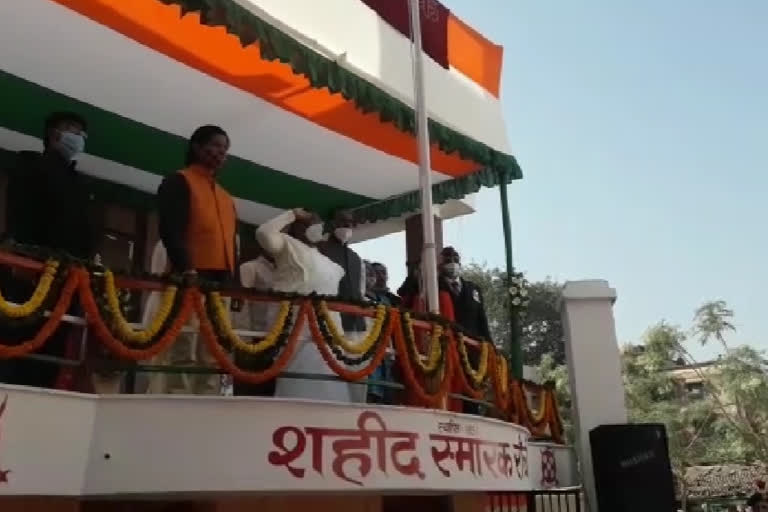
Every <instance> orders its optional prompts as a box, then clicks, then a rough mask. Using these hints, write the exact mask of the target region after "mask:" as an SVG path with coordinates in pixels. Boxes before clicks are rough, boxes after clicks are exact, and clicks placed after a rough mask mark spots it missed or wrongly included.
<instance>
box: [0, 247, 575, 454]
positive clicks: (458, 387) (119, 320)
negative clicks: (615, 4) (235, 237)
mask: <svg viewBox="0 0 768 512" xmlns="http://www.w3.org/2000/svg"><path fill="white" fill-rule="evenodd" d="M20 252H26V253H27V254H26V255H21V254H20ZM30 253H32V250H28V249H25V248H18V247H15V248H13V250H8V249H6V250H0V265H5V266H10V267H12V268H14V269H16V271H20V272H22V273H24V272H26V273H29V274H31V273H36V274H38V275H40V276H41V278H40V279H39V280H38V285H37V288H36V290H35V292H34V294H33V295H32V296H31V297H30V298H29V300H27V301H26V302H25V303H23V304H13V303H10V302H8V301H6V300H5V299H2V301H0V322H2V323H5V324H6V329H7V325H9V324H12V322H13V321H17V320H19V319H23V320H25V321H29V322H30V323H31V324H33V325H36V326H38V329H37V332H36V333H35V335H34V336H33V337H32V338H31V339H29V340H25V341H23V342H21V343H11V342H7V341H5V340H1V339H0V358H2V359H9V358H17V357H28V358H34V359H38V360H45V361H49V362H51V363H55V364H60V365H63V366H69V367H80V366H83V365H85V364H86V362H87V364H88V365H89V366H90V367H92V368H95V369H107V370H112V371H119V372H125V374H126V375H127V376H128V379H127V391H128V392H132V391H134V390H135V387H134V386H135V381H134V377H135V375H136V374H141V373H155V372H165V373H185V374H190V373H208V374H221V375H231V376H232V378H233V379H235V380H236V381H241V382H248V383H252V384H260V383H264V382H268V381H271V380H273V379H275V378H278V377H283V378H285V377H290V378H297V379H318V380H343V381H347V382H351V383H358V384H360V385H375V386H380V387H387V388H391V389H397V390H404V391H405V392H407V394H408V395H409V396H410V397H411V401H410V402H407V403H406V404H405V405H418V406H422V407H423V406H427V407H432V408H445V407H446V404H447V403H448V401H449V400H450V399H457V400H462V401H466V402H472V403H475V404H477V405H479V406H480V412H481V413H482V414H485V415H487V416H492V417H495V418H499V419H503V420H506V421H509V422H512V423H516V424H519V425H522V426H525V427H526V428H528V429H529V430H530V431H531V434H532V436H533V437H534V438H538V439H551V440H553V441H555V442H560V443H561V442H562V423H561V420H560V416H559V413H558V407H557V404H556V401H555V394H554V389H553V386H551V385H544V386H542V385H538V384H534V383H531V382H528V381H521V380H516V379H513V378H511V377H510V375H509V373H508V369H507V361H506V359H505V358H504V357H503V356H502V355H501V354H499V353H498V352H497V349H496V348H495V347H494V346H493V345H492V344H491V343H488V342H484V341H477V340H473V339H471V338H470V337H469V336H467V335H465V334H464V333H463V332H462V330H461V329H460V328H459V327H458V326H456V325H454V324H451V323H450V322H448V321H446V320H445V319H443V318H440V317H437V316H434V315H423V314H418V313H414V312H410V311H406V310H401V309H398V308H389V307H383V306H378V307H373V306H367V305H364V304H351V303H348V302H345V301H341V300H339V299H338V298H335V297H320V296H298V295H286V294H278V293H273V292H263V291H256V290H250V289H244V288H223V287H221V286H219V285H216V284H214V283H203V282H200V283H193V282H185V281H183V280H181V279H180V278H173V277H171V278H159V277H157V276H127V275H120V276H118V275H113V274H112V272H110V271H109V270H107V269H103V268H100V267H93V266H90V265H87V264H85V263H84V262H78V261H74V260H71V259H67V258H62V259H61V260H56V259H54V258H53V257H50V256H49V257H48V258H47V259H46V261H43V258H41V257H39V253H36V254H38V257H30V256H29V254H30ZM120 289H128V290H134V291H142V292H159V293H160V294H161V297H162V300H161V304H160V306H159V308H158V310H157V311H156V313H155V316H154V318H153V319H152V320H151V321H150V322H149V323H148V325H146V326H145V325H137V324H132V323H129V322H128V321H127V320H126V318H125V316H124V315H123V313H122V311H121V310H120V306H119V300H118V299H117V295H118V292H119V290H120ZM227 298H232V299H239V300H241V301H246V302H267V303H272V304H274V305H275V307H276V308H277V309H278V310H279V314H278V315H277V319H276V320H275V322H274V323H273V325H272V326H271V328H270V329H269V330H268V332H256V331H248V330H237V329H234V328H233V327H232V319H231V317H230V315H229V312H228V309H227V308H226V307H224V303H225V301H226V299H227ZM73 304H77V305H79V308H78V309H81V310H82V311H83V312H84V313H83V314H82V315H72V314H67V313H68V312H74V311H75V310H74V309H72V306H73ZM331 312H340V313H346V314H353V315H358V316H362V317H365V318H367V319H368V322H369V325H370V328H369V331H368V332H367V333H366V335H365V336H364V338H363V339H362V340H361V341H352V340H348V339H346V338H345V336H344V333H343V331H342V329H341V327H340V326H339V325H337V324H336V323H335V321H334V319H333V316H332V315H331V314H330V313H331ZM193 319H194V320H196V323H197V324H198V325H199V329H195V328H193V327H190V326H189V325H188V324H189V323H190V321H191V320H193ZM62 323H68V324H71V325H73V326H76V327H79V328H81V329H82V336H81V337H80V339H79V344H78V347H77V350H76V351H75V353H74V354H71V355H70V357H66V358H59V357H52V356H46V355H42V354H37V351H39V350H40V349H41V348H42V347H43V345H44V344H45V343H46V342H47V341H48V340H49V338H50V337H51V336H52V335H53V334H54V333H55V332H56V331H57V329H59V327H60V325H61V324H62ZM304 326H308V327H309V332H310V334H311V336H310V337H311V342H313V343H314V344H315V345H316V346H317V349H318V351H319V352H320V354H321V355H322V357H323V360H324V361H325V363H326V364H327V365H328V367H329V368H330V369H331V370H332V371H333V375H320V374H310V373H290V372H287V371H286V367H287V366H288V364H289V363H290V361H291V358H292V356H293V354H294V353H295V350H296V347H297V343H298V342H299V340H298V338H299V336H300V333H301V332H302V331H303V329H304ZM189 331H197V332H199V335H200V336H201V338H202V340H203V342H204V343H205V346H206V347H207V349H208V350H209V351H210V353H211V355H212V356H213V358H214V359H215V361H216V367H189V366H183V367H174V366H167V365H156V364H152V363H150V362H148V361H150V360H151V359H152V358H153V357H155V356H157V355H158V354H160V353H162V352H164V351H166V350H168V349H169V348H170V347H171V346H172V344H173V343H174V342H175V340H176V338H177V337H178V336H179V334H180V333H183V332H189ZM244 338H253V339H254V340H256V341H250V340H248V339H244ZM94 343H99V344H101V345H102V346H103V347H104V348H106V350H108V351H109V353H111V355H112V356H114V357H115V358H116V359H115V360H108V359H104V358H93V357H91V355H92V354H91V353H89V351H90V350H91V347H93V346H94ZM267 351H270V353H271V354H273V356H272V357H271V363H270V364H269V365H268V367H267V368H265V369H263V370H260V371H254V370H249V369H246V368H242V367H240V366H238V364H237V361H236V360H233V357H232V355H233V353H236V352H242V353H246V354H263V353H266V352H267ZM473 352H474V353H473ZM387 358H389V359H390V360H392V361H393V362H394V363H395V364H396V366H397V368H398V369H399V373H400V378H399V379H398V381H396V382H393V381H382V380H380V379H375V378H372V377H371V375H372V374H373V372H374V371H375V370H376V368H378V367H379V365H381V364H382V362H383V361H384V360H385V359H387ZM472 361H476V364H473V363H472ZM526 395H532V396H538V397H539V400H538V402H539V403H538V405H536V406H535V407H532V406H531V404H530V403H529V401H528V398H527V396H526Z"/></svg>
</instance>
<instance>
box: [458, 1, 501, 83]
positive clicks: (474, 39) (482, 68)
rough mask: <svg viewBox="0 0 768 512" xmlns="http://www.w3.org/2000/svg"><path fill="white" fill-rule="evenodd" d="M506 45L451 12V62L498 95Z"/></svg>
mask: <svg viewBox="0 0 768 512" xmlns="http://www.w3.org/2000/svg"><path fill="white" fill-rule="evenodd" d="M503 56H504V48H503V47H502V46H499V45H497V44H494V43H492V42H490V41H489V40H488V39H486V38H485V37H483V35H482V34H481V33H479V32H478V31H476V30H475V29H473V28H472V27H470V26H469V25H467V24H466V23H464V22H463V21H461V20H460V19H459V18H457V17H456V16H454V15H453V14H451V15H450V16H448V63H449V64H450V65H451V67H453V68H456V69H457V70H459V71H461V72H462V73H463V74H464V75H466V76H468V77H469V78H471V79H472V80H473V81H474V82H476V83H478V84H480V85H481V86H482V87H483V88H485V89H486V90H487V91H488V92H490V93H491V94H493V95H494V96H496V97H497V98H498V97H499V89H500V87H501V63H502V60H503Z"/></svg>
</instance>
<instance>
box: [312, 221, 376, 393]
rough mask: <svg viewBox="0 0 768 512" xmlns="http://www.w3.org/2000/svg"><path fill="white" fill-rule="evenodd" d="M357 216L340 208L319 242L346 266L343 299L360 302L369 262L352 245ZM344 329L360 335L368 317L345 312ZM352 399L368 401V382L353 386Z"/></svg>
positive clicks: (341, 290) (331, 257)
mask: <svg viewBox="0 0 768 512" xmlns="http://www.w3.org/2000/svg"><path fill="white" fill-rule="evenodd" d="M354 226H355V221H354V217H353V216H352V214H350V213H349V212H347V211H339V212H337V213H336V214H335V215H334V217H333V221H332V222H331V224H330V229H329V231H330V234H329V236H328V240H327V241H325V242H321V243H320V244H318V246H317V249H318V250H319V251H320V252H321V253H322V254H323V255H324V256H325V257H327V258H328V259H329V260H331V261H333V262H334V263H336V264H337V265H339V266H340V267H341V268H343V269H344V277H342V278H341V281H339V297H341V298H342V299H343V300H348V301H352V302H360V301H362V300H363V296H364V295H365V274H366V272H365V264H364V263H363V260H362V259H361V258H360V256H358V254H357V253H356V252H355V251H353V250H352V249H351V248H350V247H349V241H350V240H351V239H352V229H353V228H354ZM341 325H342V327H343V329H344V333H345V334H346V335H347V337H349V338H350V339H358V338H359V337H360V336H362V335H363V334H364V333H365V330H366V326H365V320H364V319H363V317H361V316H357V315H349V314H347V315H345V314H342V315H341ZM350 391H351V393H352V401H353V402H357V403H365V401H366V397H367V394H368V391H367V389H366V386H363V385H353V386H351V387H350Z"/></svg>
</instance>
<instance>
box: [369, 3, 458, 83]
mask: <svg viewBox="0 0 768 512" xmlns="http://www.w3.org/2000/svg"><path fill="white" fill-rule="evenodd" d="M362 2H363V3H364V4H366V5H367V6H368V7H370V8H371V9H373V10H374V11H376V13H377V14H378V15H379V16H380V17H381V18H382V19H383V20H384V21H386V22H387V23H388V24H389V25H391V26H392V27H394V28H395V29H397V30H398V31H399V32H400V33H402V34H403V35H404V36H406V37H407V38H409V39H410V38H411V17H410V11H409V9H408V0H362ZM419 7H420V9H421V44H422V48H423V50H424V53H426V54H427V55H429V56H430V57H432V59H433V60H434V61H435V62H437V63H438V64H440V65H441V66H442V67H444V68H446V69H447V68H448V16H449V14H450V11H448V9H447V8H446V7H445V6H444V5H443V4H441V3H440V2H438V1H437V0H419Z"/></svg>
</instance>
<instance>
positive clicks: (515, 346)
mask: <svg viewBox="0 0 768 512" xmlns="http://www.w3.org/2000/svg"><path fill="white" fill-rule="evenodd" d="M500 178H501V179H500V180H499V193H500V195H501V222H502V226H503V228H504V251H505V254H506V257H507V258H506V259H507V289H509V288H510V287H511V286H512V276H513V275H514V272H515V267H514V264H513V261H512V223H511V220H510V218H509V197H508V195H507V183H506V180H504V179H503V176H501V177H500ZM508 313H509V339H508V340H504V344H505V345H506V349H507V353H508V354H509V363H510V364H509V366H510V370H511V372H512V376H513V377H515V378H516V379H522V378H523V349H522V346H521V345H520V334H519V332H518V329H519V322H518V316H517V310H516V308H515V307H514V306H513V305H512V301H510V302H509V312H508Z"/></svg>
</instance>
